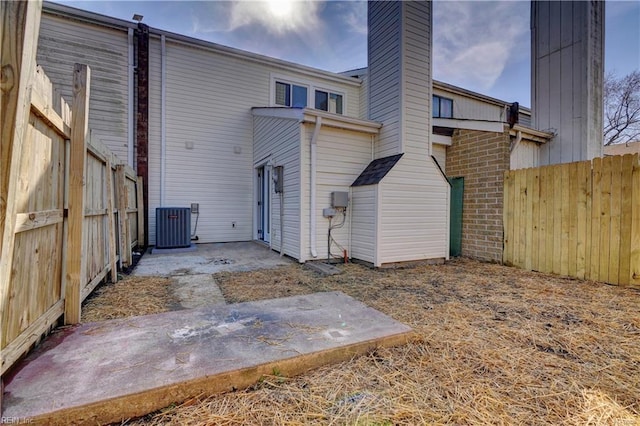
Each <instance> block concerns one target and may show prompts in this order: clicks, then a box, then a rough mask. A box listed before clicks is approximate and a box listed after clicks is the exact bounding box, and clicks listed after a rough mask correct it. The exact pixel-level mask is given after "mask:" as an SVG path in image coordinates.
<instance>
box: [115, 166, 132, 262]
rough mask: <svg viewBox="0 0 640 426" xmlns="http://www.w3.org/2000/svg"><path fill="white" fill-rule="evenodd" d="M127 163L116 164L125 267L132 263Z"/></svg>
mask: <svg viewBox="0 0 640 426" xmlns="http://www.w3.org/2000/svg"><path fill="white" fill-rule="evenodd" d="M124 169H125V165H124V164H118V165H117V166H116V186H117V188H118V201H117V202H118V229H119V233H118V241H119V242H120V265H121V266H122V267H123V268H125V267H127V266H129V265H130V264H131V239H130V238H129V218H128V217H127V216H128V215H127V206H128V205H129V201H128V198H129V194H128V191H127V176H126V174H125V170H124Z"/></svg>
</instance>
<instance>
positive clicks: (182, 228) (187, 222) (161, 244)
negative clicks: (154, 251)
mask: <svg viewBox="0 0 640 426" xmlns="http://www.w3.org/2000/svg"><path fill="white" fill-rule="evenodd" d="M190 245H191V208H189V207H158V208H156V248H160V249H165V248H179V247H189V246H190Z"/></svg>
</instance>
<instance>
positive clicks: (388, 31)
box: [368, 2, 431, 158]
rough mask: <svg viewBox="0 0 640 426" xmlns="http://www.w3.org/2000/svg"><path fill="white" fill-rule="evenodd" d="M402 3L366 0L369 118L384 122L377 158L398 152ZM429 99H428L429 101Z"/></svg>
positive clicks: (377, 144) (376, 152) (399, 147)
mask: <svg viewBox="0 0 640 426" xmlns="http://www.w3.org/2000/svg"><path fill="white" fill-rule="evenodd" d="M401 7H402V2H372V3H369V34H370V35H369V43H368V46H369V117H368V118H369V119H370V120H374V121H379V122H382V123H384V126H383V127H382V129H380V135H379V136H378V140H377V143H376V149H375V156H376V158H381V157H387V156H389V155H394V154H397V153H399V152H400V149H401V141H400V137H401V135H400V132H401V129H400V127H401V124H400V121H401V119H402V117H401V114H402V112H401V102H402V100H401V96H400V85H401V78H402V77H401V74H400V71H401V66H400V62H401V55H400V41H401V34H400V22H399V21H400V8H401ZM430 101H431V100H430V99H429V102H430Z"/></svg>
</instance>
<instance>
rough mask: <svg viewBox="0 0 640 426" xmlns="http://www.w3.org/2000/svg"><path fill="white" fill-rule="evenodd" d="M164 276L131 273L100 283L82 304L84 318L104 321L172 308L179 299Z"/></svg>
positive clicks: (90, 320) (82, 319)
mask: <svg viewBox="0 0 640 426" xmlns="http://www.w3.org/2000/svg"><path fill="white" fill-rule="evenodd" d="M170 284H171V280H170V279H169V278H162V277H132V276H128V277H125V278H124V279H122V280H120V281H118V282H117V283H115V284H111V283H108V284H103V285H101V286H100V287H98V288H97V289H96V290H95V291H94V292H93V293H92V294H91V296H89V298H88V299H87V300H86V302H85V304H84V305H83V306H82V316H81V321H82V322H93V321H104V320H108V319H116V318H126V317H133V316H137V315H147V314H156V313H159V312H167V311H170V310H172V307H173V305H174V304H175V303H176V300H175V298H174V297H173V295H172V293H171V290H170V288H169V286H170Z"/></svg>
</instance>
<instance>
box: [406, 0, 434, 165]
mask: <svg viewBox="0 0 640 426" xmlns="http://www.w3.org/2000/svg"><path fill="white" fill-rule="evenodd" d="M403 6H404V7H403V11H404V14H403V17H404V19H403V37H404V43H403V48H404V52H403V67H402V74H403V75H402V78H403V80H404V84H403V89H402V90H403V94H402V108H403V110H402V114H403V121H404V123H403V126H402V130H403V133H404V134H403V138H404V144H403V145H404V152H405V153H406V154H407V155H409V156H410V157H412V156H417V157H419V158H421V159H422V160H423V161H424V159H425V158H426V157H427V156H428V155H430V153H431V147H430V144H431V139H430V138H431V105H432V100H431V49H430V46H431V21H430V17H431V14H430V10H431V4H429V3H427V2H406V3H404V4H403Z"/></svg>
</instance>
